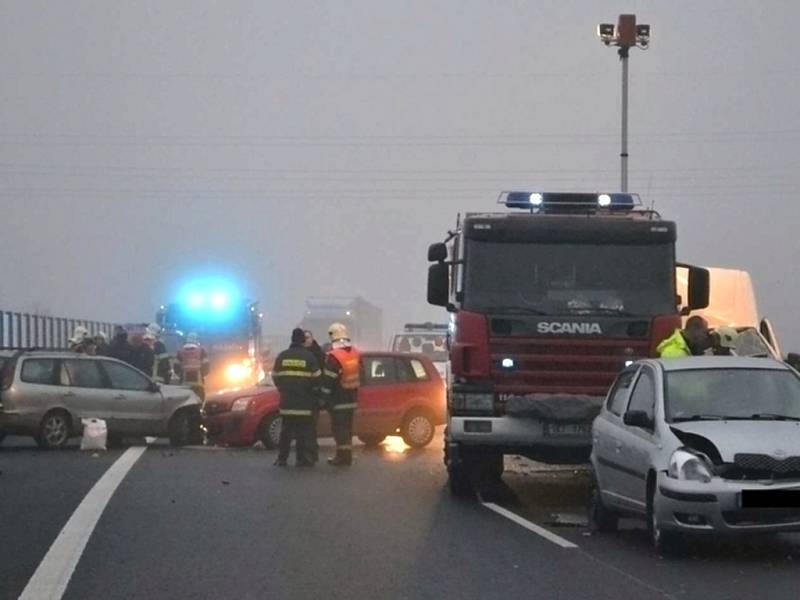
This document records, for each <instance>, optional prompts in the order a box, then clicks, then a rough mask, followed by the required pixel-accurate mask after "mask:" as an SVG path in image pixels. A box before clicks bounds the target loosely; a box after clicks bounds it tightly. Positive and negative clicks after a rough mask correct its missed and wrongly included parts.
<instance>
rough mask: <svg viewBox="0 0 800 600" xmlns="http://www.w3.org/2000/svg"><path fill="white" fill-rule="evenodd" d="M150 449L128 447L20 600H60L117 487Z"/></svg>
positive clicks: (82, 506) (85, 501) (55, 544)
mask: <svg viewBox="0 0 800 600" xmlns="http://www.w3.org/2000/svg"><path fill="white" fill-rule="evenodd" d="M146 450H147V448H146V447H145V446H139V447H134V448H128V450H126V451H125V453H124V454H123V455H122V456H120V457H119V458H118V459H117V460H116V461H115V462H114V464H113V465H111V467H109V469H108V471H106V472H105V473H104V474H103V476H102V477H101V478H100V479H99V480H98V481H97V483H95V484H94V486H93V487H92V489H91V490H89V493H88V494H86V497H85V498H84V499H83V501H82V502H81V503H80V505H79V506H78V508H76V509H75V512H74V513H72V516H71V517H70V518H69V521H67V524H66V525H64V528H63V529H62V530H61V533H59V534H58V537H57V538H56V539H55V541H54V542H53V545H52V546H50V550H48V551H47V554H46V555H45V557H44V559H42V562H41V563H40V564H39V567H38V568H37V569H36V572H35V573H34V574H33V577H31V579H30V581H28V585H27V586H25V589H24V590H23V592H22V595H21V596H20V600H60V598H61V597H62V596H63V595H64V591H65V590H66V589H67V584H69V580H70V579H71V578H72V574H73V573H74V571H75V567H76V566H77V565H78V561H79V560H80V558H81V555H82V554H83V550H84V549H85V548H86V543H87V542H88V541H89V537H91V535H92V532H93V531H94V528H95V526H96V525H97V521H98V520H99V519H100V515H102V514H103V511H104V510H105V508H106V505H107V504H108V501H109V500H111V496H113V495H114V492H115V491H116V489H117V486H119V484H120V483H121V482H122V480H123V479H125V475H127V474H128V471H130V470H131V467H133V465H134V464H136V461H137V460H139V457H141V456H142V454H144V453H145V451H146Z"/></svg>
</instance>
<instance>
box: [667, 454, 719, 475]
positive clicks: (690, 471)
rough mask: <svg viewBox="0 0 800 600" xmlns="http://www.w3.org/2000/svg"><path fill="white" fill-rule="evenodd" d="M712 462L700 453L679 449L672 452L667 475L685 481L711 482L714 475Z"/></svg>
mask: <svg viewBox="0 0 800 600" xmlns="http://www.w3.org/2000/svg"><path fill="white" fill-rule="evenodd" d="M712 471H713V466H712V465H711V462H710V461H709V460H708V459H707V458H706V457H705V456H702V455H700V454H695V453H694V452H689V451H688V450H682V449H678V450H675V452H673V453H672V456H671V457H670V459H669V468H668V469H667V475H669V476H670V477H672V478H673V479H680V480H683V481H699V482H701V483H709V482H710V481H711V478H712V477H713V475H712V474H711V472H712Z"/></svg>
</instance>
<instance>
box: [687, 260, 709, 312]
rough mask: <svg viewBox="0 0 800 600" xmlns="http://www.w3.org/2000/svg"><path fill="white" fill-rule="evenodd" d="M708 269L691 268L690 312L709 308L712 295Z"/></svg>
mask: <svg viewBox="0 0 800 600" xmlns="http://www.w3.org/2000/svg"><path fill="white" fill-rule="evenodd" d="M710 279H711V278H710V275H709V272H708V269H703V268H700V267H689V291H688V296H689V304H688V308H689V310H698V309H701V308H707V307H708V302H709V295H710V293H711V282H710Z"/></svg>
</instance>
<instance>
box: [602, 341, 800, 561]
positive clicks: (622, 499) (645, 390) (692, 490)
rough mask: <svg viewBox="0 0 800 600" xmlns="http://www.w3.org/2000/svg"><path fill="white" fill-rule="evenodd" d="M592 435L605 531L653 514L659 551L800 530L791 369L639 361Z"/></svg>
mask: <svg viewBox="0 0 800 600" xmlns="http://www.w3.org/2000/svg"><path fill="white" fill-rule="evenodd" d="M592 437H593V447H592V456H591V462H592V467H593V469H594V483H595V485H594V488H593V490H592V495H591V500H590V507H589V521H590V526H591V527H592V529H594V530H595V531H609V530H614V529H616V526H617V520H618V518H619V516H621V515H630V516H641V517H645V518H646V519H647V523H648V530H649V532H650V535H651V538H652V542H653V544H654V546H655V547H656V549H657V550H658V551H664V550H668V549H669V548H670V547H674V545H675V542H677V541H678V540H679V538H680V536H681V535H682V534H713V533H750V532H783V531H800V376H798V373H797V372H796V371H794V370H793V369H791V368H789V367H788V366H786V365H785V364H783V363H781V362H778V361H775V360H772V359H764V358H733V357H731V358H728V357H707V358H688V359H672V360H647V361H641V362H638V363H636V364H634V365H631V366H630V367H628V368H627V369H625V371H623V372H622V373H621V374H620V375H619V376H618V377H617V380H616V382H615V383H614V385H613V386H612V388H611V390H610V392H609V394H608V397H607V400H606V402H605V404H604V406H603V408H602V411H601V413H600V415H599V416H598V417H597V418H596V420H595V421H594V424H593V428H592Z"/></svg>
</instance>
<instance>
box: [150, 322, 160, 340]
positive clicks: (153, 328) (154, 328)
mask: <svg viewBox="0 0 800 600" xmlns="http://www.w3.org/2000/svg"><path fill="white" fill-rule="evenodd" d="M147 333H149V334H150V335H152V336H153V337H158V335H159V334H160V333H161V327H160V326H159V325H158V323H150V325H148V326H147Z"/></svg>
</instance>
